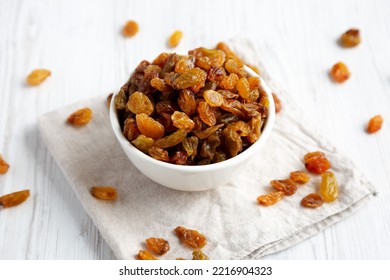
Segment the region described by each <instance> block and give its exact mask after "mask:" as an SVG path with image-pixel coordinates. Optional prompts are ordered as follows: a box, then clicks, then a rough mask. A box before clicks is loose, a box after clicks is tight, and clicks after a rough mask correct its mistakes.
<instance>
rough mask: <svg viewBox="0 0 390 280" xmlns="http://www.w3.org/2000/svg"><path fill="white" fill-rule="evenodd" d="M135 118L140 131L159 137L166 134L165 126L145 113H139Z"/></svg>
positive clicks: (154, 137)
mask: <svg viewBox="0 0 390 280" xmlns="http://www.w3.org/2000/svg"><path fill="white" fill-rule="evenodd" d="M135 120H136V123H137V127H138V129H139V131H140V132H141V133H142V134H143V135H145V136H146V137H149V138H153V139H159V138H161V137H163V136H164V126H163V125H162V124H161V123H159V122H158V121H155V120H154V119H153V118H151V117H148V115H146V114H145V113H141V114H137V115H136V116H135Z"/></svg>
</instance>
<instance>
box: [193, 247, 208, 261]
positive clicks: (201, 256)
mask: <svg viewBox="0 0 390 280" xmlns="http://www.w3.org/2000/svg"><path fill="white" fill-rule="evenodd" d="M208 259H209V257H208V256H207V255H206V254H205V253H203V252H202V250H199V249H198V250H194V251H193V252H192V260H197V261H204V260H208Z"/></svg>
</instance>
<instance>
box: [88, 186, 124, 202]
mask: <svg viewBox="0 0 390 280" xmlns="http://www.w3.org/2000/svg"><path fill="white" fill-rule="evenodd" d="M91 195H92V196H93V197H95V198H97V199H101V200H116V199H117V197H118V192H117V190H116V188H114V187H110V186H94V187H92V188H91Z"/></svg>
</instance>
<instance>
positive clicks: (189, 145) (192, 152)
mask: <svg viewBox="0 0 390 280" xmlns="http://www.w3.org/2000/svg"><path fill="white" fill-rule="evenodd" d="M198 143H199V140H198V138H197V137H195V136H191V137H188V138H184V139H183V142H182V145H183V148H184V150H185V151H186V153H187V156H189V157H191V158H192V159H193V158H194V157H196V155H197V153H198Z"/></svg>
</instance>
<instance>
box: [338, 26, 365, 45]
mask: <svg viewBox="0 0 390 280" xmlns="http://www.w3.org/2000/svg"><path fill="white" fill-rule="evenodd" d="M340 43H341V45H342V46H343V47H346V48H352V47H356V46H357V45H359V44H360V31H359V29H355V28H352V29H349V30H347V31H346V32H345V33H343V34H342V35H341V38H340Z"/></svg>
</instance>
